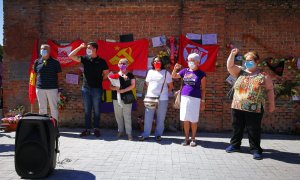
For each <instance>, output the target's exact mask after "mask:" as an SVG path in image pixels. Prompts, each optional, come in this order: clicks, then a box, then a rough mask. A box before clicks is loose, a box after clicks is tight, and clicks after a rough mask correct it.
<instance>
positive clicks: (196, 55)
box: [188, 53, 200, 62]
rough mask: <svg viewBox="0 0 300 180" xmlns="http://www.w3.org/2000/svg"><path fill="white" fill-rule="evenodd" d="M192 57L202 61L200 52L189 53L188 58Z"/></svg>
mask: <svg viewBox="0 0 300 180" xmlns="http://www.w3.org/2000/svg"><path fill="white" fill-rule="evenodd" d="M190 59H193V60H194V61H198V62H200V56H199V54H197V53H192V54H189V56H188V60H190Z"/></svg>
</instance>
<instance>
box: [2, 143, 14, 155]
mask: <svg viewBox="0 0 300 180" xmlns="http://www.w3.org/2000/svg"><path fill="white" fill-rule="evenodd" d="M14 151H15V145H14V144H0V153H3V152H14ZM0 156H1V155H0Z"/></svg>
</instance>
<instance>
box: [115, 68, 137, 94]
mask: <svg viewBox="0 0 300 180" xmlns="http://www.w3.org/2000/svg"><path fill="white" fill-rule="evenodd" d="M126 76H127V78H126V79H125V78H124V77H122V76H120V77H119V80H120V85H121V87H120V89H126V88H127V87H129V86H131V80H132V79H135V77H134V75H133V74H132V73H131V72H128V73H127V75H126ZM130 93H133V92H132V90H131V91H127V92H125V93H122V94H121V98H122V97H123V96H125V95H126V94H130ZM112 99H114V100H117V91H112Z"/></svg>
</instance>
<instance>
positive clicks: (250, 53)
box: [244, 51, 259, 61]
mask: <svg viewBox="0 0 300 180" xmlns="http://www.w3.org/2000/svg"><path fill="white" fill-rule="evenodd" d="M247 56H252V57H253V58H254V60H255V61H258V60H259V55H258V53H257V52H256V51H249V52H247V53H246V54H245V55H244V58H245V59H246V57H247Z"/></svg>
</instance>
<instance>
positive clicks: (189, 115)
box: [180, 96, 200, 123]
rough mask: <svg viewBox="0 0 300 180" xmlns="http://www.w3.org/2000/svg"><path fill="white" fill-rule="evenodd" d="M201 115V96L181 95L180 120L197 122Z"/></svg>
mask: <svg viewBox="0 0 300 180" xmlns="http://www.w3.org/2000/svg"><path fill="white" fill-rule="evenodd" d="M199 115H200V98H195V97H191V96H181V102H180V121H190V122H192V123H196V122H198V121H199Z"/></svg>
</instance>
